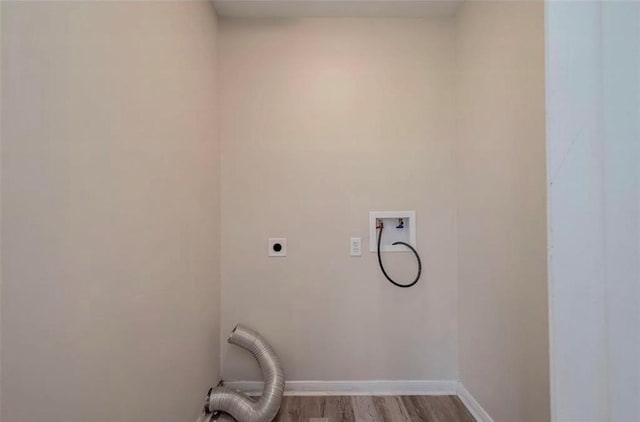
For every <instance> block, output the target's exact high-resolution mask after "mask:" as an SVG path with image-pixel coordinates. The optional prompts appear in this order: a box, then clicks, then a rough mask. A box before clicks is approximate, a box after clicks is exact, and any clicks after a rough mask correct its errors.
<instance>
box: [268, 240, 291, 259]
mask: <svg viewBox="0 0 640 422" xmlns="http://www.w3.org/2000/svg"><path fill="white" fill-rule="evenodd" d="M269 256H271V257H283V256H287V238H285V237H270V238H269Z"/></svg>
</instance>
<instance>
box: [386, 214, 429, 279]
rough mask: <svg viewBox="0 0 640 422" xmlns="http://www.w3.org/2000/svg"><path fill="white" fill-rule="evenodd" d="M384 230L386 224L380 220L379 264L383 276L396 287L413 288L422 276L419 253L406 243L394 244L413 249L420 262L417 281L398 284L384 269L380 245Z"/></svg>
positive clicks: (419, 262) (394, 243)
mask: <svg viewBox="0 0 640 422" xmlns="http://www.w3.org/2000/svg"><path fill="white" fill-rule="evenodd" d="M383 228H384V224H383V223H382V220H380V227H379V229H380V231H379V232H378V264H380V269H381V270H382V274H384V276H385V277H386V278H387V280H389V282H390V283H391V284H393V285H394V286H398V287H411V286H413V285H414V284H416V283H417V282H418V280H420V275H421V274H422V261H420V255H418V251H416V250H415V248H414V247H413V246H411V245H410V244H408V243H405V242H393V243H392V245H404V246H406V247H407V248H409V249H411V252H413V254H414V255H415V256H416V259H417V260H418V274H417V275H416V279H415V280H413V282H412V283H410V284H400V283H396V282H395V281H393V279H392V278H391V277H389V274H387V272H386V271H385V269H384V265H382V256H381V255H380V243H381V242H382V229H383Z"/></svg>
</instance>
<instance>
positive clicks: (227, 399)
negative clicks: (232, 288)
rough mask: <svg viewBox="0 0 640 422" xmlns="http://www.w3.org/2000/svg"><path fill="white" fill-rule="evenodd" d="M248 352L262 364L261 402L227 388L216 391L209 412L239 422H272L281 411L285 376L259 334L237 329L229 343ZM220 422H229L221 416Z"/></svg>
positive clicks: (244, 328)
mask: <svg viewBox="0 0 640 422" xmlns="http://www.w3.org/2000/svg"><path fill="white" fill-rule="evenodd" d="M227 341H228V342H229V343H231V344H235V345H236V346H240V347H242V348H243V349H245V350H248V351H249V352H250V353H251V354H252V355H253V357H255V358H256V359H257V360H258V364H259V365H260V368H261V369H262V376H263V377H264V390H263V391H262V395H261V396H260V398H259V399H258V400H254V399H252V398H250V397H249V396H247V395H245V394H243V393H240V392H238V391H235V390H232V389H231V388H227V387H218V388H215V389H214V390H213V391H212V392H211V395H210V396H209V403H208V408H209V412H216V411H218V412H224V413H228V414H229V415H231V416H233V417H234V418H235V419H236V420H237V421H238V422H270V421H271V420H273V418H274V417H275V416H276V414H277V413H278V410H280V403H281V402H282V395H283V393H284V372H283V370H282V365H281V364H280V359H278V356H276V353H275V352H274V351H273V348H272V347H271V346H270V345H269V343H267V341H266V340H265V339H264V338H263V337H262V336H261V335H260V334H259V333H257V332H256V331H253V330H252V329H250V328H247V327H244V326H242V325H240V324H238V325H236V328H234V329H233V331H232V332H231V335H230V336H229V338H228V339H227ZM219 420H228V418H225V415H221V417H220V418H219Z"/></svg>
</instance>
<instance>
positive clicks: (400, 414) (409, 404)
mask: <svg viewBox="0 0 640 422" xmlns="http://www.w3.org/2000/svg"><path fill="white" fill-rule="evenodd" d="M418 421H426V422H476V420H475V419H474V418H473V416H471V413H469V411H468V410H467V408H466V407H465V406H464V404H462V402H461V401H460V399H459V398H458V397H457V396H285V397H284V398H283V401H282V406H281V407H280V412H279V413H278V416H276V418H275V419H274V422H418Z"/></svg>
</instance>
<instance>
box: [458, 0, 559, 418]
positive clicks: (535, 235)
mask: <svg viewBox="0 0 640 422" xmlns="http://www.w3.org/2000/svg"><path fill="white" fill-rule="evenodd" d="M457 28H458V29H457V53H458V55H457V57H458V69H459V71H458V75H459V80H458V93H459V100H458V107H459V113H460V114H459V116H460V120H459V124H458V128H459V143H458V166H459V168H458V170H459V173H458V174H459V179H458V196H459V201H460V202H459V213H458V227H459V232H458V233H459V236H458V244H459V255H458V268H459V292H460V298H459V310H460V323H459V324H460V346H459V348H460V375H461V379H462V382H463V383H464V385H465V386H466V388H467V389H468V390H469V391H470V392H471V394H472V395H473V396H474V397H475V398H476V399H477V400H478V401H479V403H480V405H482V406H483V407H484V408H485V410H486V411H487V412H488V413H489V414H490V415H491V416H492V417H493V418H494V420H495V421H496V422H509V421H521V422H526V421H530V422H542V421H545V420H548V419H549V379H548V372H549V370H548V331H547V265H546V263H547V261H546V236H545V233H546V219H545V215H546V201H545V199H546V186H545V121H544V113H545V109H544V106H545V102H544V101H545V96H544V90H545V85H544V84H545V81H544V6H543V3H542V2H467V3H464V4H463V5H462V6H461V9H460V10H459V14H458V17H457Z"/></svg>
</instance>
